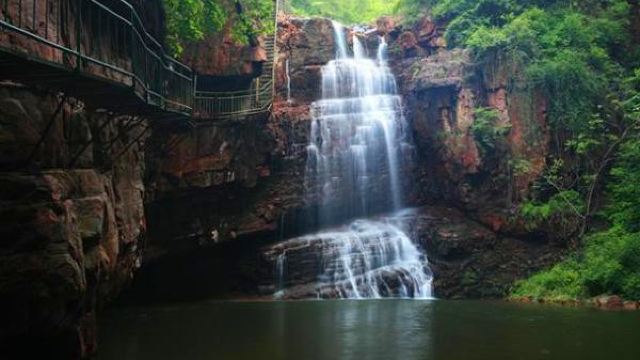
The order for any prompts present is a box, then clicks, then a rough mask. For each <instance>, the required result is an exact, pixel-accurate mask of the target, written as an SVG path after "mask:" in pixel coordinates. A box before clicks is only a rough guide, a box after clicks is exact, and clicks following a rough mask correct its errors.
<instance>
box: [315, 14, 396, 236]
mask: <svg viewBox="0 0 640 360" xmlns="http://www.w3.org/2000/svg"><path fill="white" fill-rule="evenodd" d="M334 27H335V36H336V46H337V51H336V59H335V60H332V61H330V62H329V63H327V64H326V65H325V66H324V67H323V68H322V99H320V100H318V101H316V102H314V103H313V104H312V105H311V115H312V124H311V139H310V143H309V146H308V147H307V149H308V156H307V168H306V181H307V184H306V189H307V196H308V197H309V198H310V200H311V201H310V202H311V203H314V202H315V203H319V204H320V208H319V211H318V214H319V219H318V223H319V224H320V225H321V226H323V225H329V224H333V223H339V222H344V220H346V219H348V218H353V217H359V216H368V215H371V214H373V213H375V212H380V211H385V210H397V209H399V208H400V206H401V204H402V186H401V183H400V180H399V173H400V170H401V168H402V163H401V162H402V159H401V157H400V152H401V150H402V149H403V148H404V145H407V139H406V135H405V120H404V116H403V108H402V100H401V98H400V96H399V95H398V91H397V86H396V80H395V77H394V76H393V74H392V73H391V70H390V69H389V67H388V66H387V65H386V60H385V59H386V48H387V46H386V43H385V41H384V39H383V38H380V44H379V47H378V50H377V52H376V58H375V59H373V58H368V57H367V52H366V50H365V48H364V46H363V45H362V43H361V42H360V40H359V39H358V37H357V36H354V38H353V51H352V53H353V56H351V55H349V49H347V47H346V46H347V45H346V44H347V41H346V39H345V31H344V29H343V28H342V27H341V26H340V25H339V24H335V23H334ZM313 200H315V201H313Z"/></svg>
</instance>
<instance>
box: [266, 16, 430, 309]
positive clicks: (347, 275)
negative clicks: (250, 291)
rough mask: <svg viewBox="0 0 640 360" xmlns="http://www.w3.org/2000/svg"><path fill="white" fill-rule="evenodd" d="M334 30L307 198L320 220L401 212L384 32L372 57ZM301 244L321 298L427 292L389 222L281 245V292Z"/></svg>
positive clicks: (397, 107)
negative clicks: (314, 263) (312, 259)
mask: <svg viewBox="0 0 640 360" xmlns="http://www.w3.org/2000/svg"><path fill="white" fill-rule="evenodd" d="M334 33H335V43H336V59H334V60H332V61H330V62H329V63H328V64H326V65H325V66H324V67H323V68H322V99H320V100H318V101H316V102H314V103H313V104H312V105H311V109H312V124H311V137H310V138H311V140H310V143H309V145H308V147H307V152H308V153H307V168H306V174H305V178H306V188H307V197H308V198H309V199H315V200H316V201H317V202H318V203H320V205H319V211H318V216H319V219H318V224H319V225H320V226H330V225H332V224H335V223H341V222H342V223H344V222H345V221H347V220H348V219H352V218H357V217H369V216H371V215H372V214H373V213H374V212H375V211H379V210H380V209H385V210H387V211H397V210H399V209H400V208H401V206H402V186H401V182H400V179H399V177H400V167H401V163H400V160H401V154H402V150H403V147H405V146H407V140H406V136H405V133H404V132H405V119H404V116H403V109H402V99H401V97H400V96H399V95H398V92H397V86H396V80H395V77H394V76H393V74H392V73H391V71H390V69H389V67H388V66H387V63H386V51H387V44H386V43H385V41H384V38H382V37H381V38H380V40H379V46H378V50H377V53H376V54H377V56H376V58H375V59H372V58H368V57H367V51H366V48H365V47H364V46H363V44H362V42H361V41H360V39H359V38H358V36H354V37H353V39H352V40H353V41H352V43H353V49H352V51H351V53H352V54H353V55H352V56H351V55H350V51H349V49H348V48H347V39H346V36H345V29H344V28H343V27H342V26H341V25H340V24H338V23H334ZM308 247H312V248H313V249H315V250H314V251H315V252H316V254H315V256H316V257H317V259H316V260H317V261H318V262H319V265H317V266H316V270H317V279H316V292H317V295H318V296H319V297H325V295H326V296H327V297H340V298H380V297H411V298H428V297H431V281H432V275H431V271H430V269H429V267H428V263H427V260H426V256H425V255H424V254H422V253H421V252H420V250H419V249H418V247H416V245H414V244H413V243H412V241H411V240H410V239H409V237H408V236H407V235H406V234H405V233H403V232H402V231H401V230H400V229H399V228H398V227H396V226H394V225H393V224H391V223H389V222H382V221H373V220H357V221H355V222H353V223H352V224H351V225H349V226H348V227H347V228H345V229H339V230H334V231H329V232H322V233H319V234H314V235H308V236H305V237H301V238H297V239H292V240H289V241H287V242H285V243H284V244H281V246H279V247H278V249H279V252H276V253H277V255H276V256H277V260H275V262H276V278H277V279H276V286H277V287H278V289H280V290H282V291H284V290H285V288H286V287H287V283H288V277H289V275H290V274H295V273H296V269H295V267H304V266H307V265H308V262H309V259H308V257H309V256H310V255H309V252H308V251H307V250H305V249H307V248H308ZM301 249H302V250H301ZM299 253H302V255H300V254H299ZM292 254H298V255H297V256H294V255H292ZM305 264H306V265H305ZM298 272H299V271H298ZM304 286H306V287H307V288H308V285H304ZM282 291H280V292H279V293H278V295H279V296H282V295H283V292H282ZM298 291H300V290H298ZM305 291H306V288H305ZM327 294H330V295H327Z"/></svg>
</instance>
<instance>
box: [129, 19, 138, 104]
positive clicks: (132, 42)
mask: <svg viewBox="0 0 640 360" xmlns="http://www.w3.org/2000/svg"><path fill="white" fill-rule="evenodd" d="M134 18H135V17H134V16H133V8H129V21H130V22H131V26H130V27H129V31H130V34H131V35H130V36H129V49H130V51H131V74H133V78H132V79H131V87H132V88H133V92H134V94H135V91H136V81H137V79H136V77H137V75H138V74H136V50H135V49H136V48H135V43H136V42H135V36H136V31H135V28H134V27H133V24H134Z"/></svg>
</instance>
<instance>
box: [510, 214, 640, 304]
mask: <svg viewBox="0 0 640 360" xmlns="http://www.w3.org/2000/svg"><path fill="white" fill-rule="evenodd" d="M600 294H618V295H621V296H623V297H625V298H628V299H640V233H629V232H627V231H625V230H624V229H622V228H621V227H618V226H615V227H613V228H611V229H610V230H608V231H604V232H600V233H596V234H593V235H591V236H588V237H587V239H586V243H585V248H584V251H583V253H582V255H580V256H578V257H575V258H570V259H568V260H565V261H564V262H562V263H560V264H558V265H555V266H554V267H552V268H551V269H549V270H547V271H543V272H541V273H539V274H536V275H534V276H532V277H531V278H529V279H527V280H524V281H520V282H518V283H517V284H516V287H515V290H514V291H513V292H512V296H515V297H521V296H531V297H533V298H536V299H547V300H565V299H576V298H583V297H591V296H597V295H600Z"/></svg>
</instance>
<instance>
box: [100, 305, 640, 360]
mask: <svg viewBox="0 0 640 360" xmlns="http://www.w3.org/2000/svg"><path fill="white" fill-rule="evenodd" d="M100 324H101V329H100V330H101V332H100V341H101V347H100V353H99V357H98V358H99V359H103V360H109V359H119V360H120V359H124V360H127V359H139V360H144V359H154V360H162V359H296V360H297V359H402V360H412V359H446V360H457V359H461V360H462V359H526V360H528V359H634V360H635V359H638V358H640V356H638V355H639V354H640V344H639V343H638V341H637V340H638V339H639V338H638V334H640V314H638V313H617V312H601V311H594V310H590V309H567V308H552V307H539V306H520V305H513V304H502V303H486V302H447V301H416V300H368V301H305V302H262V303H241V302H235V303H234V302H210V303H200V304H191V305H180V306H171V307H153V308H129V309H114V310H112V311H110V312H108V313H106V314H105V315H104V317H103V319H102V321H101V323H100Z"/></svg>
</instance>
